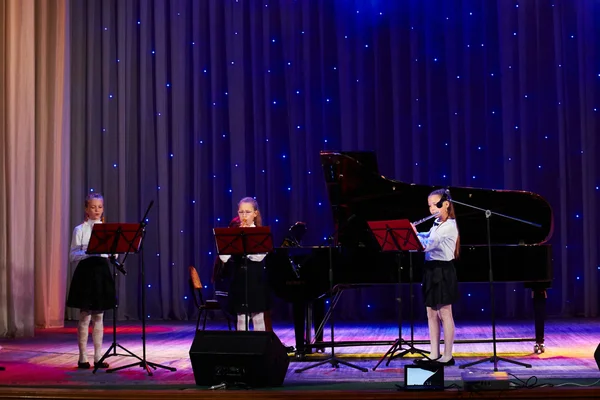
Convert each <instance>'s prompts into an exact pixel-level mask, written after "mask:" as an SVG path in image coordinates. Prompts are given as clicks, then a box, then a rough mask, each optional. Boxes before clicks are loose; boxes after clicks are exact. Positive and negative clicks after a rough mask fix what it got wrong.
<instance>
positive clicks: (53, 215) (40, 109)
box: [0, 0, 70, 337]
mask: <svg viewBox="0 0 600 400" xmlns="http://www.w3.org/2000/svg"><path fill="white" fill-rule="evenodd" d="M68 38H69V31H68V2H67V1H66V0H56V1H50V2H48V1H43V0H37V1H36V0H5V1H2V2H0V336H4V337H6V336H8V337H15V336H32V335H33V333H34V328H35V326H38V327H58V326H62V324H63V320H64V308H65V306H64V304H65V281H66V270H67V250H68V242H69V226H68V221H69V215H68V210H69V204H68V201H69V200H68V199H69V151H70V149H69V106H70V102H69V92H70V88H69V75H68V74H69V67H68V66H69V46H68Z"/></svg>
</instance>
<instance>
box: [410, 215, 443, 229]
mask: <svg viewBox="0 0 600 400" xmlns="http://www.w3.org/2000/svg"><path fill="white" fill-rule="evenodd" d="M438 215H440V213H435V214H431V215H430V216H429V217H425V218H423V219H420V220H418V221H415V222H413V223H412V224H413V225H414V226H417V225H419V224H422V223H423V222H425V221H429V220H430V219H431V218H435V217H437V216H438Z"/></svg>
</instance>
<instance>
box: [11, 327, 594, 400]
mask: <svg viewBox="0 0 600 400" xmlns="http://www.w3.org/2000/svg"><path fill="white" fill-rule="evenodd" d="M456 324H457V331H456V338H457V339H488V338H491V327H490V326H489V324H486V323H484V322H477V323H465V322H464V321H456ZM194 328H195V322H156V321H150V322H149V323H148V326H147V347H146V352H147V360H148V361H151V362H154V363H158V364H162V365H166V366H169V367H174V368H176V369H177V371H176V372H170V371H168V370H165V369H162V368H159V369H157V370H156V371H154V374H153V376H149V375H148V374H147V373H146V371H145V370H144V369H143V368H141V367H132V368H129V369H125V370H121V371H116V372H113V373H106V372H105V371H103V370H98V372H97V373H96V374H93V373H92V370H79V369H77V368H76V365H77V342H76V324H75V323H74V322H68V323H67V324H66V326H65V328H61V329H47V330H38V331H36V336H35V338H31V339H16V340H6V339H3V340H1V341H0V346H1V347H2V349H1V350H0V366H3V367H5V368H6V370H5V371H0V398H1V399H6V398H25V397H28V398H31V397H34V398H54V399H58V398H71V399H73V398H98V399H99V398H110V399H117V398H159V397H160V398H211V397H219V398H242V397H244V398H248V397H254V398H284V397H285V398H291V397H294V398H306V397H310V398H329V399H333V398H409V397H414V396H418V397H425V398H460V397H464V396H473V395H476V396H477V397H486V398H487V397H489V396H491V397H493V398H497V397H498V396H499V395H498V393H495V392H485V391H482V392H478V393H477V394H473V392H464V391H462V390H461V389H460V388H457V387H456V386H461V385H462V380H461V374H462V373H463V372H468V371H472V372H473V373H479V372H492V371H493V364H492V363H488V362H486V363H483V364H479V365H477V366H473V367H469V368H466V369H459V367H458V366H459V365H461V364H465V363H468V362H471V361H476V360H478V359H481V358H485V357H488V356H490V355H491V354H492V344H491V343H465V344H457V345H456V346H455V357H456V361H457V365H456V366H454V367H446V368H445V384H446V386H452V388H449V389H446V390H444V391H441V392H429V391H428V392H423V391H420V392H418V393H415V392H411V393H409V392H406V391H398V386H399V387H402V384H403V378H404V377H403V373H404V372H403V371H404V369H403V366H404V365H406V364H412V361H413V357H416V356H417V355H413V356H409V357H405V358H397V359H394V360H392V361H391V363H390V365H389V366H386V363H385V362H384V363H382V364H381V365H380V366H379V367H378V368H377V370H376V371H373V370H372V369H373V367H374V366H375V365H376V364H377V361H378V359H379V358H380V357H381V356H382V355H383V353H385V351H386V350H387V349H388V347H389V346H363V347H344V348H338V349H336V353H338V354H339V355H340V358H343V359H344V360H346V361H349V362H351V363H355V364H356V365H359V366H361V367H364V368H368V372H360V371H358V370H355V369H353V368H349V367H346V366H340V368H339V369H334V368H331V366H330V365H325V366H321V367H318V368H314V369H311V370H308V371H305V372H302V373H295V370H297V369H299V368H302V367H306V366H308V365H310V364H311V362H313V361H315V360H318V359H321V358H323V357H324V356H327V355H328V352H329V349H326V353H325V355H321V354H319V355H313V356H310V357H309V358H308V359H307V360H306V361H302V362H299V361H296V360H295V359H293V358H292V359H291V362H290V366H289V369H288V372H287V376H286V378H285V381H284V384H283V386H281V387H276V388H269V389H252V390H236V389H228V390H220V391H215V390H209V389H208V388H207V387H200V386H196V385H195V382H194V376H193V371H192V366H191V363H190V358H189V350H190V346H191V343H192V340H193V337H194ZM207 328H208V329H224V328H226V327H225V325H224V324H223V323H222V322H210V321H209V324H208V326H207ZM274 330H275V333H276V334H277V335H278V337H279V338H280V339H281V341H282V342H283V343H285V344H286V345H292V344H293V343H294V339H293V329H292V326H291V324H275V326H274ZM397 331H398V329H397V326H396V325H395V324H394V323H393V322H386V323H368V324H367V323H352V324H349V323H340V324H339V325H338V326H337V327H336V341H338V340H339V341H351V340H352V341H358V340H360V341H370V340H390V341H393V340H394V339H395V338H396V336H397ZM328 333H329V330H328V329H327V330H326V335H325V339H326V340H327V338H328ZM409 334H410V332H409V329H408V326H407V325H405V327H404V329H403V336H404V338H405V339H406V338H408V337H409ZM497 336H498V338H518V337H533V336H534V335H533V324H532V322H531V321H520V322H514V321H511V322H509V321H499V322H498V326H497ZM112 338H113V336H112V322H111V321H110V320H109V319H107V320H105V336H104V348H103V351H104V350H106V349H107V348H108V346H110V344H111V343H112ZM426 338H427V330H426V326H425V324H424V323H423V322H421V321H420V322H419V323H418V324H417V325H416V327H415V339H418V340H425V339H426ZM599 338H600V320H598V319H593V320H590V319H561V320H551V321H548V322H547V324H546V352H545V353H543V354H533V343H532V342H508V343H499V344H498V347H497V349H498V356H500V357H505V358H509V359H512V360H515V361H520V362H525V363H529V364H531V365H532V368H524V367H521V366H517V365H513V364H510V363H505V362H499V364H498V367H499V370H500V371H504V372H507V373H509V374H511V375H510V378H511V382H512V386H513V389H510V390H508V391H505V392H503V393H501V394H500V395H501V397H503V398H540V397H544V398H553V397H556V398H559V397H561V398H564V397H569V398H597V397H598V393H600V382H599V381H598V379H600V371H599V370H598V366H597V365H596V362H595V360H594V351H595V350H596V347H597V346H598V344H599V341H600V339H599ZM117 342H118V343H119V344H120V345H122V346H124V347H125V348H127V349H128V350H130V351H132V352H133V353H135V354H137V355H139V356H142V341H141V324H140V323H137V322H126V323H124V322H119V324H118V329H117ZM417 347H421V348H424V349H427V348H428V346H426V345H418V346H417ZM92 350H93V346H92V344H91V336H90V343H89V345H88V352H89V354H90V361H93V360H92V358H91V354H92ZM119 353H122V351H119ZM107 361H108V362H109V363H110V364H111V367H115V366H119V365H125V364H130V363H132V362H135V359H133V358H131V357H123V356H113V357H109V358H108V359H107ZM590 384H594V385H593V386H591V387H590V386H587V387H586V386H585V385H590ZM524 386H527V387H528V389H526V390H525V387H524ZM494 393H495V394H494Z"/></svg>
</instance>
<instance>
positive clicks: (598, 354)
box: [594, 344, 600, 370]
mask: <svg viewBox="0 0 600 400" xmlns="http://www.w3.org/2000/svg"><path fill="white" fill-rule="evenodd" d="M594 359H595V360H596V365H598V369H599V370H600V344H599V345H598V347H596V351H595V352H594Z"/></svg>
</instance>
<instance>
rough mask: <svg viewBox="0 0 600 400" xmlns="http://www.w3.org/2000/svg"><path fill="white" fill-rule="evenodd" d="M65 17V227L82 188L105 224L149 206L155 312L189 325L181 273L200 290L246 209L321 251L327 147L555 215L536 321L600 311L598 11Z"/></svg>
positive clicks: (368, 4) (315, 5)
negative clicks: (517, 199) (544, 315)
mask: <svg viewBox="0 0 600 400" xmlns="http://www.w3.org/2000/svg"><path fill="white" fill-rule="evenodd" d="M71 21H72V26H71V29H72V30H71V34H72V55H71V58H72V59H71V77H72V82H71V87H72V110H71V111H72V112H71V115H72V116H71V118H72V121H71V122H72V138H71V165H72V183H71V211H72V215H73V216H74V217H73V218H72V220H71V224H72V226H75V225H77V224H79V223H81V220H82V218H83V210H82V208H83V198H84V196H85V195H86V194H87V192H89V191H99V192H102V193H103V194H104V195H105V197H106V211H107V219H108V221H126V222H135V221H137V220H139V219H140V218H141V216H142V215H143V213H144V211H145V209H146V207H147V205H148V203H149V202H150V201H151V200H154V201H155V203H154V207H153V208H152V210H151V212H150V214H149V218H148V227H147V237H146V239H147V240H146V243H145V246H144V257H145V267H146V276H147V281H148V286H147V287H145V288H144V290H145V291H146V294H147V300H148V301H147V316H148V317H149V318H151V319H186V318H189V317H190V314H191V313H192V312H193V308H192V305H191V300H190V299H189V297H187V296H188V295H189V289H188V286H187V267H188V265H194V266H196V267H198V268H199V269H200V275H201V278H202V280H203V283H204V284H205V285H206V286H207V290H208V291H209V292H210V291H211V289H212V287H211V284H210V277H211V272H212V264H213V260H214V258H215V248H214V240H213V237H212V228H213V227H215V226H226V225H227V223H228V221H229V220H230V219H231V218H232V217H233V215H234V213H235V211H236V203H237V201H238V200H239V199H240V198H242V197H244V196H256V198H257V200H258V202H259V205H260V207H261V212H262V214H263V216H264V219H265V222H266V224H268V225H270V226H271V227H272V229H273V232H274V236H275V242H276V244H278V243H279V242H280V241H281V239H282V238H283V234H284V233H285V231H286V230H287V229H288V228H289V226H290V225H291V224H292V223H294V222H296V221H304V222H306V223H307V224H308V228H309V233H308V236H307V238H306V240H305V244H319V243H321V241H322V239H323V236H325V235H327V234H328V233H329V232H331V231H332V229H333V224H332V215H331V210H330V206H329V202H328V198H327V194H326V191H325V183H324V179H323V173H322V171H321V167H320V163H319V151H320V150H346V151H348V150H374V151H376V153H377V156H378V160H379V167H380V170H381V173H382V174H383V175H385V176H387V177H389V178H394V179H398V180H402V181H405V182H414V183H420V184H428V185H439V186H446V185H451V186H470V187H481V188H504V189H513V190H528V191H532V192H536V193H539V194H540V195H542V196H543V197H545V198H546V199H547V200H548V201H549V203H550V204H551V205H552V207H553V209H554V213H555V221H554V222H555V229H554V236H553V238H552V240H551V243H552V245H553V246H554V276H555V279H554V282H553V288H552V289H551V290H550V291H549V303H548V307H549V312H550V314H551V315H561V316H571V315H584V316H597V315H598V304H599V302H600V298H599V295H598V283H599V277H598V275H599V273H600V263H599V257H598V256H599V254H598V239H599V230H598V225H599V224H600V217H599V214H598V211H597V207H598V204H599V203H600V190H599V185H600V173H599V171H600V161H599V158H598V150H599V144H598V140H597V136H598V132H597V124H598V117H599V115H600V113H599V112H598V108H600V92H599V90H600V58H599V57H598V55H599V51H600V48H599V46H600V41H599V39H598V38H599V34H600V3H599V2H598V1H593V0H578V1H571V0H562V1H560V0H555V1H552V0H543V1H542V0H539V1H536V0H527V1H523V0H521V1H516V0H496V1H493V0H464V1H447V0H444V1H441V0H440V1H430V0H404V1H400V0H370V1H369V0H364V1H363V0H354V1H350V0H348V1H343V0H324V1H310V0H298V1H292V0H264V1H258V0H256V1H254V0H239V1H236V0H199V1H192V0H179V1H177V0H173V1H167V0H163V1H159V0H154V1H153V0H147V1H133V0H127V1H123V0H119V1H117V0H110V1H109V0H106V1H86V2H83V1H73V2H71ZM422 201H423V216H426V215H427V213H428V210H427V206H426V199H425V198H424V199H422ZM399 206H400V205H399ZM459 222H460V221H459ZM482 234H484V233H482ZM518 263H519V260H515V265H518ZM520 267H521V268H527V265H521V266H520ZM127 268H128V270H129V274H128V275H127V277H126V278H119V282H120V288H119V293H120V297H121V308H120V312H121V313H122V315H121V317H122V318H132V319H137V318H140V317H141V313H140V298H141V293H140V285H139V276H140V274H139V270H140V257H139V256H133V257H131V258H130V259H129V261H128V266H127ZM482 268H486V266H485V265H482ZM461 292H462V297H461V300H460V302H459V303H458V304H457V305H456V307H455V310H456V311H455V314H456V316H457V319H472V318H489V296H488V286H487V285H485V284H477V285H462V286H461ZM496 294H497V300H498V301H497V305H498V315H499V316H501V317H529V316H531V313H532V307H531V304H530V302H531V300H530V293H529V291H527V290H525V289H523V287H522V285H520V284H510V285H498V290H497V291H496ZM394 298H395V289H394V288H385V289H382V288H375V289H373V288H371V289H363V290H360V291H356V292H353V293H348V294H346V295H345V297H344V299H343V300H342V303H341V304H340V306H339V307H340V311H339V316H340V317H341V318H344V319H373V320H374V319H382V318H395V315H396V314H395V300H394ZM405 303H407V302H405ZM420 304H421V303H420V299H419V298H417V305H416V307H415V308H416V309H417V310H418V311H419V313H420V316H421V317H422V315H423V313H422V311H421V308H423V307H422V306H421V305H420ZM289 317H290V312H289V310H288V307H287V306H286V305H284V304H281V303H278V304H277V305H276V306H275V309H274V318H275V320H278V319H279V320H281V319H287V318H289Z"/></svg>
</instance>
